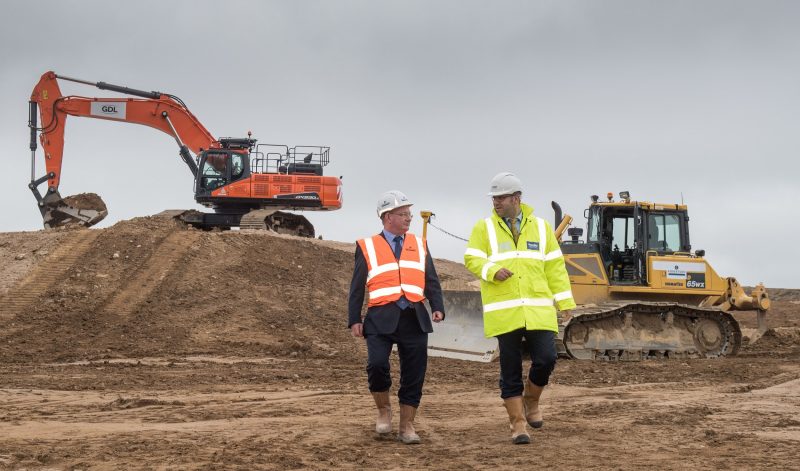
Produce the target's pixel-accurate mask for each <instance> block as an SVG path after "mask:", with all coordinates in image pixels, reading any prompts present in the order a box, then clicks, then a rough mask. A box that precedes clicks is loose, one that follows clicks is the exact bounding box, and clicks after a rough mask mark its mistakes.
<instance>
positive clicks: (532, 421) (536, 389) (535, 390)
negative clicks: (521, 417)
mask: <svg viewBox="0 0 800 471" xmlns="http://www.w3.org/2000/svg"><path fill="white" fill-rule="evenodd" d="M542 391H544V386H537V385H535V384H533V383H531V380H530V378H525V392H524V393H522V400H523V402H524V404H525V420H527V421H528V425H530V426H531V427H533V428H542V425H544V419H542V411H540V410H539V398H540V397H542Z"/></svg>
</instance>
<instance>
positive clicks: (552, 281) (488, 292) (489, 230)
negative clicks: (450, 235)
mask: <svg viewBox="0 0 800 471" xmlns="http://www.w3.org/2000/svg"><path fill="white" fill-rule="evenodd" d="M521 208H522V224H521V226H520V234H519V239H517V244H516V246H515V245H514V237H513V236H512V235H511V229H509V228H508V225H506V223H505V221H503V219H501V218H500V217H499V216H498V215H497V212H495V211H494V210H493V211H492V215H491V217H488V218H486V219H484V220H481V221H479V222H478V223H477V224H475V227H473V229H472V235H470V238H469V243H468V244H467V250H466V252H465V253H464V265H466V267H467V269H469V271H471V272H472V273H473V274H474V275H475V276H477V277H479V278H480V279H481V299H482V301H483V330H484V334H485V335H486V337H487V338H488V337H496V336H498V335H500V334H505V333H507V332H511V331H514V330H517V329H521V328H525V329H527V330H551V331H553V332H558V320H557V319H556V308H558V310H561V311H563V310H567V309H572V308H574V307H575V300H574V299H573V298H572V290H571V289H570V284H569V276H568V275H567V270H566V268H565V266H564V257H563V255H562V254H561V249H560V247H559V245H558V241H557V240H556V236H555V234H554V233H553V229H552V228H551V227H550V224H548V223H547V221H545V220H544V219H542V218H538V217H536V216H534V215H533V208H531V207H530V206H528V205H526V204H522V205H521ZM501 268H507V269H509V270H511V272H512V273H514V275H513V276H512V277H511V278H508V279H506V280H505V281H495V279H494V275H495V273H497V272H498V270H500V269H501Z"/></svg>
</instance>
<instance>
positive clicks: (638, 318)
mask: <svg viewBox="0 0 800 471" xmlns="http://www.w3.org/2000/svg"><path fill="white" fill-rule="evenodd" d="M572 314H573V315H572V317H571V319H570V320H569V321H568V322H566V323H565V324H564V325H562V326H561V329H560V331H559V336H558V337H559V343H560V344H561V345H559V346H558V347H559V350H560V351H562V352H565V353H566V354H567V355H568V356H570V357H572V358H576V359H579V360H612V361H613V360H622V361H626V360H627V361H639V360H645V359H655V358H714V357H720V356H728V355H736V353H737V352H738V350H739V347H740V346H741V342H742V332H741V330H740V328H739V324H738V322H737V321H736V319H734V317H733V316H732V315H731V314H729V313H728V312H725V311H722V310H719V309H714V308H705V307H698V306H690V305H686V304H677V303H669V302H643V301H630V302H614V303H604V304H600V305H596V306H585V307H581V308H578V309H575V310H573V311H572Z"/></svg>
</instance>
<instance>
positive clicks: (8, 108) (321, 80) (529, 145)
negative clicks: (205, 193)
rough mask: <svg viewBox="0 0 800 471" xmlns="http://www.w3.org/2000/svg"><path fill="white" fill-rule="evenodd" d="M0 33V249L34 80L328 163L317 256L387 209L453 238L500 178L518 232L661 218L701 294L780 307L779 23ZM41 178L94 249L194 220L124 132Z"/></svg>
mask: <svg viewBox="0 0 800 471" xmlns="http://www.w3.org/2000/svg"><path fill="white" fill-rule="evenodd" d="M2 22H3V28H0V64H1V65H0V103H1V104H2V108H0V142H2V144H3V149H4V150H3V153H2V162H3V164H4V167H5V168H6V171H5V172H4V176H5V178H4V184H3V185H2V187H0V192H2V193H0V195H1V196H2V205H3V216H2V219H0V231H32V230H39V229H40V228H41V217H40V215H39V212H38V211H37V208H36V204H35V201H34V198H33V196H32V195H31V193H30V191H29V190H28V189H27V186H26V185H27V183H28V181H29V180H30V151H29V150H28V129H27V101H28V99H29V97H30V93H31V90H32V88H33V86H34V85H35V84H36V82H37V81H38V79H39V77H40V75H41V74H42V73H44V72H45V71H48V70H53V71H55V72H57V73H59V74H63V75H66V76H70V77H77V78H82V79H85V80H90V81H106V82H109V83H114V84H119V85H126V86H129V87H133V88H139V89H145V90H159V91H162V92H168V93H172V94H175V95H177V96H179V97H180V98H181V99H183V100H184V101H185V102H186V103H187V105H188V106H189V108H190V109H191V110H192V112H193V113H194V114H195V115H196V116H197V117H198V118H199V119H200V120H201V121H202V123H203V124H204V125H205V126H206V127H207V128H208V129H209V130H210V131H211V133H212V134H214V135H215V136H242V137H243V136H245V135H246V132H247V131H248V130H252V131H253V136H254V137H255V138H258V139H259V141H260V142H270V143H284V144H289V145H304V144H313V145H329V146H331V164H330V165H329V166H328V167H327V168H326V172H327V173H328V174H331V175H342V176H343V177H344V178H343V182H344V194H345V204H344V208H343V209H342V210H340V211H337V212H332V213H310V212H309V213H306V216H307V217H308V218H309V219H310V220H311V221H312V223H313V224H314V225H315V227H316V229H317V233H318V234H322V235H323V237H324V238H326V239H334V240H342V241H349V242H352V241H354V240H356V239H357V238H360V237H363V236H366V235H369V234H372V233H375V232H377V230H378V229H379V220H378V219H377V217H376V216H375V204H376V200H377V198H378V196H379V195H380V194H381V192H383V191H385V190H389V189H399V190H401V191H403V192H405V193H406V194H407V195H408V196H409V198H410V199H411V200H412V201H414V202H415V203H416V205H415V208H414V209H415V211H416V210H420V209H430V210H432V211H434V212H435V213H436V219H435V220H434V223H436V224H437V225H439V226H441V227H443V228H445V229H446V230H448V231H450V232H453V233H455V234H458V235H461V236H463V237H466V236H468V235H469V232H470V230H471V228H472V226H473V224H474V223H475V221H476V220H478V219H479V218H482V217H485V216H486V215H487V214H488V213H489V211H490V210H491V203H490V200H489V199H488V197H486V196H485V195H486V192H487V191H488V184H489V180H490V178H491V177H492V176H493V175H494V174H496V173H498V172H500V171H512V172H515V173H517V175H518V176H519V177H520V178H521V179H522V181H523V186H524V188H525V193H524V196H523V199H524V200H525V201H526V202H528V203H529V204H531V205H533V206H534V207H535V209H536V212H537V214H538V215H540V216H542V217H546V218H547V219H548V220H552V218H553V212H552V210H551V208H550V201H551V200H556V201H558V202H559V203H560V204H561V206H562V208H563V209H564V211H565V212H567V213H570V214H572V215H573V216H575V217H576V222H575V223H576V224H577V225H580V226H584V225H585V220H584V219H583V217H582V214H583V209H584V208H585V207H586V206H587V203H588V201H589V196H590V195H591V194H599V195H604V194H605V193H606V192H609V191H612V192H614V193H618V192H619V191H621V190H629V191H630V192H631V194H632V197H633V198H634V199H637V200H644V201H648V200H649V201H653V200H654V201H657V202H678V203H679V202H681V199H683V201H684V202H685V203H686V204H688V205H689V214H690V216H691V223H690V224H691V231H692V236H691V237H692V245H693V248H694V249H705V250H706V252H707V257H708V259H709V261H710V262H711V264H712V266H713V267H714V268H715V269H716V270H717V272H718V273H719V274H720V275H723V276H736V277H737V278H738V279H739V280H740V281H742V282H743V283H746V284H753V283H757V282H759V281H763V282H764V283H766V284H767V286H768V287H793V288H800V279H798V276H797V274H796V270H797V267H798V266H800V256H799V255H798V254H797V250H796V249H794V248H793V247H795V246H796V245H797V244H795V243H793V242H794V241H795V240H796V237H797V236H796V235H797V234H798V232H800V220H798V219H799V218H798V211H797V209H796V205H797V201H798V200H800V184H799V183H798V181H797V178H798V177H797V175H798V170H800V164H799V163H798V158H797V156H798V154H799V153H800V132H798V128H799V127H800V2H796V1H768V0H766V1H765V0H759V1H729V0H724V1H696V0H692V1H640V0H637V1H633V0H630V1H589V0H586V1H569V0H557V1H555V0H554V1H519V2H515V1H488V0H484V1H430V0H427V1H396V2H384V1H367V0H364V1H282V2H277V1H273V2H266V1H258V2H257V1H235V0H227V1H225V2H220V1H149V0H139V1H137V2H113V1H106V0H104V1H55V0H46V1H36V2H31V1H27V0H25V1H21V0H12V1H6V2H4V3H3V20H2ZM62 91H63V92H64V93H65V94H78V95H84V96H98V97H101V96H115V95H114V94H109V93H107V92H103V91H101V90H97V89H94V88H91V87H86V86H80V85H77V84H70V83H63V84H62ZM37 165H38V166H37V176H39V175H42V174H43V173H44V168H43V164H42V154H41V149H40V150H39V154H38V163H37ZM62 178H63V179H62V183H61V188H60V192H61V194H62V196H67V195H71V194H76V193H83V192H94V193H97V194H99V195H100V196H101V197H102V198H103V199H104V200H105V202H106V204H107V205H108V208H109V215H108V217H107V218H106V220H105V221H104V222H103V223H102V224H101V225H100V227H107V226H109V225H111V224H114V223H115V222H117V221H119V220H122V219H128V218H131V217H135V216H144V215H148V214H154V213H157V212H159V211H161V210H163V209H168V208H170V209H171V208H195V209H201V208H200V207H199V206H197V205H196V204H195V203H194V199H193V189H192V184H193V183H192V177H191V174H190V173H189V172H188V170H187V169H186V167H185V164H184V163H183V162H182V161H181V160H180V158H179V156H178V153H177V146H176V145H175V141H174V140H173V139H172V138H171V137H169V136H167V135H166V134H162V133H160V132H158V131H156V130H154V129H151V128H147V127H143V126H135V125H127V124H122V123H115V122H108V121H102V120H94V119H85V118H70V121H69V124H68V126H67V131H66V146H65V152H64V166H63V177H62ZM42 188H44V187H42ZM412 230H413V231H416V232H421V220H420V218H419V217H417V218H415V221H414V224H413V225H412ZM429 245H430V248H431V252H432V253H433V255H434V256H435V257H442V258H449V259H452V260H456V261H461V260H462V254H463V250H464V246H465V243H463V242H461V241H459V240H457V239H454V238H451V237H448V236H446V235H444V234H442V233H440V232H438V231H436V230H435V229H432V230H431V232H430V233H429Z"/></svg>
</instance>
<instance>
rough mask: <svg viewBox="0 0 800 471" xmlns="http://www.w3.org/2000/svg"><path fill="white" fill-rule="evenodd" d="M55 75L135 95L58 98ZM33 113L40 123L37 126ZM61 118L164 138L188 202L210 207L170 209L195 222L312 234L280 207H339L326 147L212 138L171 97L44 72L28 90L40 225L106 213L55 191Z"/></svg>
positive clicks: (92, 200) (96, 202) (85, 221)
mask: <svg viewBox="0 0 800 471" xmlns="http://www.w3.org/2000/svg"><path fill="white" fill-rule="evenodd" d="M59 80H65V81H70V82H76V83H81V84H85V85H90V86H94V87H97V88H99V89H101V90H109V91H112V92H117V93H122V94H126V95H130V96H134V97H138V98H87V97H83V96H75V95H69V96H64V95H62V93H61V89H60V88H59V85H58V81H59ZM39 114H40V115H41V127H40V126H39V123H37V115H39ZM67 116H81V117H86V118H97V119H106V120H111V121H120V122H125V123H136V124H143V125H145V126H150V127H153V128H155V129H158V130H160V131H162V132H164V133H166V134H169V135H170V136H172V137H173V138H174V139H175V142H176V143H177V144H178V148H179V155H180V157H181V159H182V160H183V161H184V162H185V163H186V165H187V166H188V167H189V170H190V171H191V173H192V176H193V177H194V182H195V185H194V191H195V201H197V203H199V204H201V205H203V206H206V207H209V208H212V209H213V210H214V212H213V213H208V212H200V211H182V212H179V213H177V214H175V215H176V216H177V217H179V218H180V219H182V220H183V221H184V222H186V223H188V224H191V225H193V226H195V227H199V228H203V229H213V228H221V229H230V228H231V227H241V228H252V229H271V230H275V231H277V232H282V233H290V234H296V235H300V236H306V237H314V227H313V226H312V225H311V224H310V223H309V222H308V220H307V219H306V218H305V217H303V216H299V215H296V214H292V213H287V212H284V211H281V210H317V211H331V210H336V209H339V208H341V207H342V181H341V179H340V178H338V177H334V176H323V167H325V166H326V165H327V164H328V162H329V153H330V148H329V147H326V146H294V147H289V146H285V145H275V144H257V140H256V139H252V138H251V135H250V133H249V132H248V136H247V137H245V138H231V137H224V138H219V139H216V138H214V137H213V136H212V134H211V133H210V132H209V131H208V130H207V129H206V128H205V127H204V126H203V125H202V124H201V123H200V121H198V119H197V118H196V117H195V116H194V115H193V114H192V113H191V112H190V111H189V109H188V108H187V106H186V104H185V103H184V102H183V101H182V100H181V99H180V98H178V97H176V96H174V95H171V94H168V93H161V92H156V91H150V92H148V91H143V90H136V89H132V88H128V87H124V86H119V85H112V84H109V83H105V82H89V81H85V80H79V79H75V78H70V77H65V76H63V75H57V74H56V73H54V72H46V73H45V74H43V75H42V77H41V79H40V80H39V83H37V84H36V87H35V88H34V89H33V93H32V94H31V100H30V104H29V116H28V127H29V128H30V149H31V181H30V184H29V185H28V187H29V188H30V189H31V191H32V192H33V195H34V197H35V198H36V201H37V203H38V205H39V210H40V212H41V213H42V218H43V220H44V226H45V228H54V227H59V226H65V225H81V226H87V227H88V226H92V225H94V224H96V223H98V222H99V221H100V220H102V219H103V218H104V217H105V216H106V214H107V211H106V208H105V204H104V203H103V201H102V199H100V198H99V197H98V196H96V195H94V196H89V197H86V196H85V195H77V196H73V197H67V198H62V197H61V195H60V194H59V192H58V187H59V183H60V181H61V164H62V158H63V153H64V129H65V127H66V123H67ZM37 135H38V138H39V139H38V140H39V141H40V142H41V144H42V147H43V149H44V162H45V167H46V170H47V172H46V174H45V175H44V176H41V177H39V178H36V150H37ZM193 154H194V155H193ZM45 182H47V190H46V192H45V193H44V195H42V193H41V192H40V191H39V186H40V185H41V184H42V183H45ZM89 195H91V194H89Z"/></svg>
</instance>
